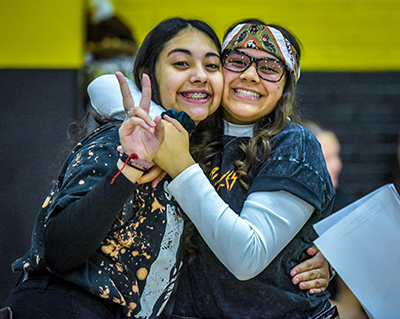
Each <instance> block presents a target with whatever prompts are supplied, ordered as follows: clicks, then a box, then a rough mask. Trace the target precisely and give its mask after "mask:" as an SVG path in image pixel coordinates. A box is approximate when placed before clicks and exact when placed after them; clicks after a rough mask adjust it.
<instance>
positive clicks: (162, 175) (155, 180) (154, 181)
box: [151, 171, 167, 188]
mask: <svg viewBox="0 0 400 319" xmlns="http://www.w3.org/2000/svg"><path fill="white" fill-rule="evenodd" d="M166 175H167V172H164V171H162V172H161V173H160V174H159V175H158V176H157V177H156V178H155V179H154V180H153V181H152V182H151V186H152V187H153V188H156V187H157V185H158V183H159V182H161V181H162V179H163V178H164V177H165V176H166Z"/></svg>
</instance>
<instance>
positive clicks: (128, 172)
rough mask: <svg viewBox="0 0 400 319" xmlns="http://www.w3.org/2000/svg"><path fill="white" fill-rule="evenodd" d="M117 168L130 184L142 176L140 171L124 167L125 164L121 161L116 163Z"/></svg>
mask: <svg viewBox="0 0 400 319" xmlns="http://www.w3.org/2000/svg"><path fill="white" fill-rule="evenodd" d="M124 166H125V167H124ZM117 167H118V169H119V170H120V172H121V173H122V174H123V175H124V176H125V177H126V178H127V179H129V180H130V181H131V182H132V183H136V182H137V181H138V180H139V178H140V177H142V175H143V172H142V171H141V170H138V169H135V168H134V167H131V166H128V165H125V162H123V161H122V160H121V159H119V160H118V161H117Z"/></svg>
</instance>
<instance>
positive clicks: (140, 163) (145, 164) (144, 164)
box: [118, 148, 153, 172]
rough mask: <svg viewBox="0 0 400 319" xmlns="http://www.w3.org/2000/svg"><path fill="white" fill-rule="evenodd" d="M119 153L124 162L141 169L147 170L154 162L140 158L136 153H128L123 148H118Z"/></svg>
mask: <svg viewBox="0 0 400 319" xmlns="http://www.w3.org/2000/svg"><path fill="white" fill-rule="evenodd" d="M118 154H119V158H120V160H121V161H122V162H124V163H125V164H126V165H128V166H130V167H133V168H135V169H137V170H139V171H142V172H147V171H148V170H149V169H150V168H151V167H152V166H153V162H151V161H147V160H145V159H140V158H139V156H138V155H137V154H136V153H132V154H129V155H128V154H126V153H125V152H124V151H123V150H122V148H120V149H119V150H118Z"/></svg>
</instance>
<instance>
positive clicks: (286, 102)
mask: <svg viewBox="0 0 400 319" xmlns="http://www.w3.org/2000/svg"><path fill="white" fill-rule="evenodd" d="M242 23H254V24H263V25H267V26H269V27H273V28H275V29H277V30H279V31H280V32H281V33H282V34H283V36H284V37H285V38H286V39H288V40H289V41H290V43H291V44H292V45H293V46H294V48H295V49H296V51H297V57H296V59H297V63H298V64H299V65H300V55H301V49H300V44H299V41H298V40H297V39H296V37H295V36H294V35H293V34H292V33H290V32H289V31H288V30H287V29H285V28H284V27H282V26H279V25H276V24H266V23H264V22H263V21H261V20H258V19H245V20H241V21H239V22H237V23H235V24H233V25H232V26H231V27H230V28H229V29H228V30H227V31H226V33H225V35H224V38H225V37H226V36H227V35H228V34H229V32H230V31H231V30H232V29H233V28H234V27H235V26H237V25H238V24H242ZM295 87H296V83H295V79H294V74H293V73H292V72H286V84H285V87H284V89H283V93H282V96H281V98H280V99H279V101H278V102H277V105H276V107H275V109H274V110H273V111H272V112H271V113H270V114H268V115H266V116H264V117H263V118H261V119H259V120H258V121H257V122H256V124H255V127H254V134H253V138H251V139H250V140H249V141H248V142H246V143H242V144H241V145H240V147H241V149H242V150H243V152H244V153H245V154H246V157H245V159H244V160H243V161H236V162H235V163H234V165H235V170H236V173H237V174H238V178H239V181H240V183H241V184H242V185H243V186H244V187H245V188H248V187H249V185H248V182H249V181H248V178H247V173H248V171H249V169H250V167H251V165H252V164H254V163H255V162H261V163H262V162H265V161H266V160H267V159H268V157H269V155H270V153H271V143H270V142H271V139H272V138H273V137H274V136H276V135H277V134H279V133H280V132H281V131H282V130H283V128H284V127H285V125H286V123H287V118H288V116H292V115H293V107H294V104H295ZM222 118H223V110H222V109H221V108H220V109H219V110H218V111H217V112H216V113H215V114H214V115H212V116H210V117H209V118H208V119H207V120H205V121H204V122H202V123H200V124H199V126H198V130H197V132H196V134H195V135H194V136H192V142H193V143H192V149H191V150H192V154H193V155H194V157H195V158H196V159H197V161H198V163H199V164H200V166H201V167H202V168H203V170H204V171H205V172H206V174H209V173H210V170H211V167H210V162H211V160H212V158H214V156H215V155H216V154H217V153H218V152H220V151H221V150H222V136H223V133H224V130H223V121H222Z"/></svg>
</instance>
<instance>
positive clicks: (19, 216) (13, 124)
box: [0, 69, 81, 306]
mask: <svg viewBox="0 0 400 319" xmlns="http://www.w3.org/2000/svg"><path fill="white" fill-rule="evenodd" d="M77 78H78V71H77V70H8V69H2V70H0V105H1V116H0V136H1V162H0V172H1V174H0V176H1V183H0V242H1V245H0V261H1V263H0V306H1V305H2V304H3V302H4V300H5V298H6V296H7V295H8V293H9V291H10V289H11V288H12V287H13V285H14V284H15V282H16V281H17V279H18V277H19V276H18V275H17V274H13V273H12V272H11V267H10V265H11V263H12V262H13V261H14V260H15V259H16V258H18V257H20V256H22V255H23V254H24V253H25V252H26V251H27V250H28V249H29V245H30V237H31V231H32V226H33V223H34V220H35V217H36V214H37V213H38V212H39V209H40V207H41V205H42V203H43V201H44V199H45V197H46V196H47V193H48V192H49V190H50V187H51V183H52V180H53V178H55V176H56V173H57V172H58V169H59V167H60V165H61V161H62V159H63V158H64V157H65V156H64V155H65V154H61V153H63V152H66V151H67V150H66V149H67V144H68V143H67V134H66V132H67V128H68V126H69V124H70V123H71V122H72V121H73V118H76V117H79V116H81V114H79V113H80V112H81V110H80V109H79V107H78V105H79V103H78V96H79V94H78V86H77V83H78V81H77Z"/></svg>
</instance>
